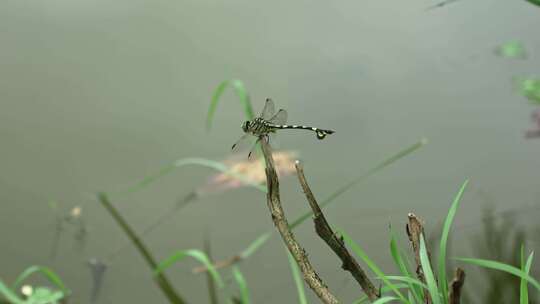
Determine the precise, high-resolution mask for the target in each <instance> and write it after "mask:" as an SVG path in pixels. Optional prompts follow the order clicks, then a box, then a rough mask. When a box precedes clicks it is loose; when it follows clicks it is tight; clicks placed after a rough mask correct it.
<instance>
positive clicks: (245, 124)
mask: <svg viewBox="0 0 540 304" xmlns="http://www.w3.org/2000/svg"><path fill="white" fill-rule="evenodd" d="M242 131H244V132H245V133H247V132H248V131H249V120H246V121H244V122H243V123H242Z"/></svg>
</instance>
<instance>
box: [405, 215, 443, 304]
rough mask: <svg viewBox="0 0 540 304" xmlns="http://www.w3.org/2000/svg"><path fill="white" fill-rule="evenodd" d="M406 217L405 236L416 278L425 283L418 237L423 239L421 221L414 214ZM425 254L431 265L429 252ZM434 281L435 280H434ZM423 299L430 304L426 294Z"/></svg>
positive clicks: (429, 298) (430, 301)
mask: <svg viewBox="0 0 540 304" xmlns="http://www.w3.org/2000/svg"><path fill="white" fill-rule="evenodd" d="M407 217H408V219H409V223H408V224H407V226H406V228H407V235H408V237H409V241H410V243H411V246H412V249H413V251H414V259H415V261H416V276H417V277H418V279H419V280H420V281H422V283H426V277H425V275H424V269H423V268H422V263H421V261H420V236H424V239H425V235H424V225H423V223H422V220H420V218H419V217H417V216H416V215H415V214H414V213H409V214H407ZM426 250H427V248H426ZM427 254H428V257H429V263H430V265H431V254H430V253H429V250H427ZM436 279H437V278H435V280H436ZM425 299H426V304H430V303H432V300H431V297H430V296H429V293H428V292H426V293H425Z"/></svg>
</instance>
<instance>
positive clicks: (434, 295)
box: [420, 235, 446, 304]
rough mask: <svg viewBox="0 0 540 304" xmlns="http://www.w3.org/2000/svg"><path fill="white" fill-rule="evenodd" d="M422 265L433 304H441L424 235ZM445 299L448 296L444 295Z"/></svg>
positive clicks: (421, 239) (421, 245) (422, 238)
mask: <svg viewBox="0 0 540 304" xmlns="http://www.w3.org/2000/svg"><path fill="white" fill-rule="evenodd" d="M420 264H422V269H423V270H424V277H425V278H426V283H427V286H428V291H429V294H430V296H431V300H432V303H433V304H440V303H441V298H440V295H439V289H438V288H437V281H435V275H434V274H433V270H432V269H431V263H430V262H429V257H428V254H427V248H426V242H425V241H424V236H423V235H420ZM444 297H446V295H444Z"/></svg>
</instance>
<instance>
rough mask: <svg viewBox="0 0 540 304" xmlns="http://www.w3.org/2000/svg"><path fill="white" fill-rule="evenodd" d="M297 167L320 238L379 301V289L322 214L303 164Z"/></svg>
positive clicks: (297, 163) (365, 291)
mask: <svg viewBox="0 0 540 304" xmlns="http://www.w3.org/2000/svg"><path fill="white" fill-rule="evenodd" d="M295 166H296V173H297V175H298V180H299V181H300V185H301V186H302V189H303V190H304V194H305V195H306V198H307V201H308V202H309V206H310V207H311V210H313V222H314V223H315V231H316V232H317V234H318V235H319V237H321V239H323V241H325V242H326V244H327V245H328V246H329V247H330V248H331V249H332V251H334V252H335V253H336V255H337V256H338V257H339V258H340V259H341V262H342V263H343V264H342V265H341V268H343V269H344V270H347V271H348V272H350V273H351V274H352V276H353V277H354V278H355V279H356V281H357V282H358V284H360V287H362V290H364V293H365V294H366V295H367V296H368V298H369V299H370V300H372V301H374V300H376V299H378V298H379V297H380V295H379V294H378V291H377V288H375V286H374V285H373V283H372V282H371V281H370V280H369V278H368V277H367V275H366V273H365V272H364V270H363V269H362V268H361V267H360V265H359V264H358V262H357V261H356V260H355V259H354V258H353V257H352V255H351V254H350V253H349V251H348V250H347V248H346V247H345V244H344V242H343V239H342V238H339V237H337V236H336V234H335V233H334V231H333V230H332V228H331V227H330V225H329V224H328V222H327V221H326V218H325V216H324V214H323V213H322V210H321V207H320V206H319V204H318V203H317V200H316V199H315V196H314V195H313V192H311V189H310V187H309V185H308V183H307V180H306V177H305V175H304V168H303V166H302V164H301V163H300V162H299V161H296V164H295Z"/></svg>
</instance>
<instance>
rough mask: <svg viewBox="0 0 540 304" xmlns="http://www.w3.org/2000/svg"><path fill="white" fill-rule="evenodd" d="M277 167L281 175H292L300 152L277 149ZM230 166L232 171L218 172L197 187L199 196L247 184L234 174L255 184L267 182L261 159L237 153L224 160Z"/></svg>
mask: <svg viewBox="0 0 540 304" xmlns="http://www.w3.org/2000/svg"><path fill="white" fill-rule="evenodd" d="M273 156H274V161H275V165H276V169H277V171H278V174H279V175H280V176H282V177H283V176H287V175H291V174H292V173H294V172H295V168H294V162H295V160H296V157H297V156H298V154H297V153H296V152H294V151H276V152H274V153H273ZM223 163H224V164H225V165H227V166H228V167H229V168H230V173H233V174H226V173H218V174H214V175H212V176H210V178H209V179H208V181H207V182H206V183H205V184H203V185H202V186H200V187H199V188H197V190H196V191H195V192H196V194H197V196H200V195H205V194H210V193H219V192H223V191H227V190H231V189H236V188H240V187H243V186H246V185H247V184H246V183H245V182H243V181H241V180H239V179H238V178H236V177H235V176H234V175H235V174H237V175H242V176H244V177H246V179H248V180H249V181H251V182H253V183H255V184H264V183H265V182H266V175H265V173H264V172H265V171H264V170H265V168H264V162H262V161H261V160H259V159H247V158H245V156H244V155H243V154H242V155H241V156H240V155H235V156H233V157H231V158H229V159H226V160H224V161H223Z"/></svg>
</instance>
